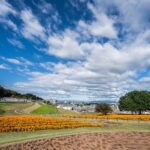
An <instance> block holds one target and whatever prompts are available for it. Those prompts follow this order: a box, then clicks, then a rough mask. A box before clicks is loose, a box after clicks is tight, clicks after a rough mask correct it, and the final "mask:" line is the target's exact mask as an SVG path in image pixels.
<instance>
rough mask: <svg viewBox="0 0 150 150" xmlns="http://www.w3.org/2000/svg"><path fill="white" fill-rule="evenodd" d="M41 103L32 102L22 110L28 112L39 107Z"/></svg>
mask: <svg viewBox="0 0 150 150" xmlns="http://www.w3.org/2000/svg"><path fill="white" fill-rule="evenodd" d="M40 106H41V105H40V104H39V103H33V105H32V106H30V107H27V108H25V109H23V110H22V112H23V113H26V114H30V113H31V112H32V111H33V110H35V109H37V108H39V107H40Z"/></svg>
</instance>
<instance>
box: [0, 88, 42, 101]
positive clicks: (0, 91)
mask: <svg viewBox="0 0 150 150" xmlns="http://www.w3.org/2000/svg"><path fill="white" fill-rule="evenodd" d="M3 97H13V98H24V99H32V100H43V99H42V98H40V97H38V96H36V95H33V94H30V93H27V94H20V93H18V92H16V91H13V90H9V89H6V88H3V87H2V86H0V98H3Z"/></svg>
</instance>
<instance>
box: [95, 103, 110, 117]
mask: <svg viewBox="0 0 150 150" xmlns="http://www.w3.org/2000/svg"><path fill="white" fill-rule="evenodd" d="M95 111H96V112H101V113H102V114H104V115H107V114H108V113H111V112H112V108H111V107H110V105H109V104H106V103H102V104H97V105H96V106H95Z"/></svg>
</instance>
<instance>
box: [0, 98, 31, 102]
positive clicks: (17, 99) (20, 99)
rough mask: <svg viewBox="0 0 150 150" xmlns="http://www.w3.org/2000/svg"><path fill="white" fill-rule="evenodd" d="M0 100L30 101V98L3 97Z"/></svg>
mask: <svg viewBox="0 0 150 150" xmlns="http://www.w3.org/2000/svg"><path fill="white" fill-rule="evenodd" d="M0 102H31V100H30V99H23V98H12V97H4V98H1V99H0Z"/></svg>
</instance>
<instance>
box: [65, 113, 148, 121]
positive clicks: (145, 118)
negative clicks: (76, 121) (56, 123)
mask: <svg viewBox="0 0 150 150" xmlns="http://www.w3.org/2000/svg"><path fill="white" fill-rule="evenodd" d="M64 117H66V118H87V119H88V118H89V119H122V120H143V121H150V115H119V114H109V115H91V114H85V115H64Z"/></svg>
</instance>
